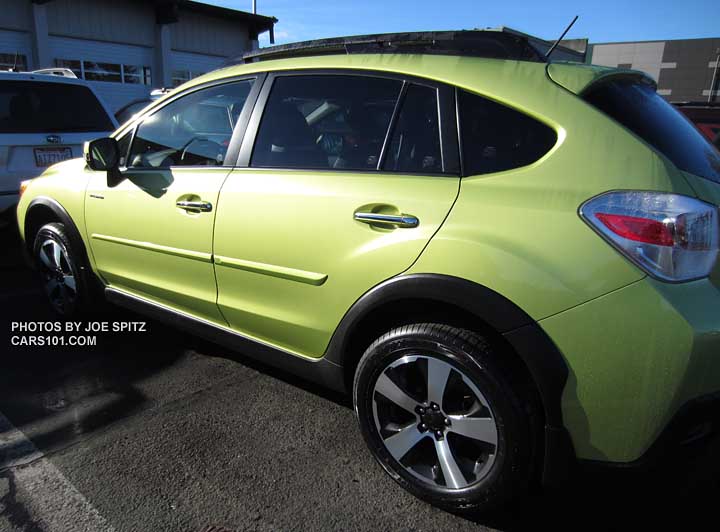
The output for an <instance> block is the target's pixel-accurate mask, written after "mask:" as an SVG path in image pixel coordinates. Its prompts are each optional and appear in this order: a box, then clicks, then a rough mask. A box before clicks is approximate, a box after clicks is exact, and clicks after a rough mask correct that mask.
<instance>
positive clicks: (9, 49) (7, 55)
mask: <svg viewBox="0 0 720 532" xmlns="http://www.w3.org/2000/svg"><path fill="white" fill-rule="evenodd" d="M16 52H17V54H18V59H19V60H18V66H19V67H20V69H23V68H25V69H27V68H31V67H32V47H31V45H30V34H29V33H26V32H24V31H8V30H0V70H7V69H8V68H9V67H11V66H12V65H13V62H14V59H15V53H16ZM23 60H24V63H23Z"/></svg>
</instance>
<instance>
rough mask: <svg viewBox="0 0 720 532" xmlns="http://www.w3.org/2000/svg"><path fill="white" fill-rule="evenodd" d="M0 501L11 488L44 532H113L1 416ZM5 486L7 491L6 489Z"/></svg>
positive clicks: (56, 469)
mask: <svg viewBox="0 0 720 532" xmlns="http://www.w3.org/2000/svg"><path fill="white" fill-rule="evenodd" d="M0 476H3V477H5V478H7V479H9V482H3V483H2V484H0V497H5V495H6V494H5V493H2V491H5V490H6V489H7V490H8V491H9V490H10V485H11V484H12V487H13V490H14V497H15V499H16V500H15V502H16V503H17V504H21V505H22V506H23V507H24V509H25V510H26V511H27V512H28V514H29V515H30V517H31V519H32V520H33V522H34V523H36V524H37V525H38V526H40V527H41V529H42V530H47V531H56V530H57V531H63V532H65V531H67V532H75V531H77V532H84V531H93V532H95V531H97V532H113V531H114V530H115V529H114V528H113V527H112V526H111V525H110V524H109V523H108V522H107V520H106V519H105V518H104V517H103V516H102V515H101V514H100V512H98V511H97V509H95V507H94V506H93V505H92V504H90V502H89V501H88V500H87V499H86V498H85V497H84V496H83V495H82V493H80V492H79V491H78V489H77V488H76V487H75V486H73V485H72V483H71V482H70V481H69V480H68V479H67V477H65V475H63V474H62V473H61V472H60V470H59V469H58V468H56V467H55V466H54V465H53V464H52V462H50V460H48V459H47V458H45V457H44V455H43V453H42V452H40V451H39V450H38V449H37V447H35V445H34V444H33V443H32V442H31V441H30V440H29V439H28V438H27V437H26V436H25V434H23V432H22V431H20V430H19V429H17V428H16V427H15V426H13V424H12V423H11V422H10V421H9V420H8V419H7V418H6V417H5V416H4V415H3V414H2V412H0ZM5 484H7V488H6V486H5Z"/></svg>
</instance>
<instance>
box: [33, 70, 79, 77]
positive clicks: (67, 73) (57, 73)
mask: <svg viewBox="0 0 720 532" xmlns="http://www.w3.org/2000/svg"><path fill="white" fill-rule="evenodd" d="M29 73H30V74H45V75H48V76H60V77H62V78H75V79H77V76H76V75H75V72H73V71H72V70H70V69H69V68H41V69H40V70H33V71H31V72H29Z"/></svg>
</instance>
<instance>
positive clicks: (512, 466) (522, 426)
mask: <svg viewBox="0 0 720 532" xmlns="http://www.w3.org/2000/svg"><path fill="white" fill-rule="evenodd" d="M441 330H442V329H438V328H437V327H436V328H433V327H427V326H425V327H422V326H410V327H403V328H401V329H398V330H395V331H392V332H391V333H389V334H387V335H385V336H383V337H382V338H381V339H379V340H378V341H376V342H375V343H374V344H373V345H371V346H370V348H368V350H367V351H366V352H365V354H364V355H363V358H362V359H361V362H360V364H359V366H358V370H357V373H356V378H355V385H354V386H353V403H354V408H355V414H356V416H357V418H358V421H359V423H360V429H361V432H362V434H363V437H364V439H365V442H366V443H367V445H368V447H369V448H370V450H371V452H372V453H373V455H374V457H375V458H376V460H377V461H378V462H379V463H380V465H381V466H382V467H383V468H384V469H385V471H387V472H388V473H389V474H390V476H391V477H392V478H393V479H394V480H395V481H396V482H398V483H399V484H400V485H401V486H403V487H404V488H405V489H407V490H408V491H410V492H411V493H413V494H414V495H416V496H417V497H419V498H421V499H424V500H426V501H428V502H430V503H432V504H435V505H437V506H440V507H444V508H447V509H452V510H463V509H486V508H491V507H493V506H496V505H498V504H500V503H502V502H504V501H505V500H507V499H509V498H510V497H512V496H514V495H517V494H519V493H520V492H521V491H524V489H525V488H526V487H527V484H528V480H529V470H530V467H529V466H530V464H529V461H530V456H531V451H532V444H531V440H530V424H529V422H528V420H527V417H526V415H525V412H524V409H523V407H522V402H521V400H520V399H519V398H518V396H516V395H515V394H514V393H513V392H512V388H511V383H510V382H509V381H508V379H506V378H505V376H504V372H503V371H502V370H501V369H500V368H499V367H497V366H496V364H494V363H493V360H492V358H491V356H489V355H490V354H491V353H490V352H489V349H488V348H487V344H484V343H480V344H476V345H473V343H471V342H469V341H467V338H465V339H464V338H463V337H462V336H454V337H452V340H451V339H450V337H451V335H446V334H440V331H441ZM455 331H457V329H455ZM467 334H472V333H467ZM408 354H422V355H423V356H431V357H436V358H439V359H441V360H443V361H445V362H448V363H450V364H451V365H452V366H454V367H455V368H457V369H459V370H460V371H462V372H463V373H464V374H465V375H466V376H467V377H469V378H470V380H472V381H473V383H474V384H475V385H476V386H477V387H478V389H479V390H480V391H481V392H482V394H483V395H484V396H485V399H486V400H487V401H488V402H489V404H490V407H491V409H492V412H493V416H494V419H495V422H496V425H497V430H498V444H497V448H496V455H495V461H494V463H493V465H492V466H491V469H490V471H489V472H488V473H487V474H486V475H485V476H484V477H483V478H482V479H481V480H480V481H479V482H477V483H475V484H472V485H471V486H469V487H467V488H464V489H461V490H448V489H447V488H442V487H435V486H432V485H430V484H427V483H424V482H422V481H420V480H419V479H417V478H416V477H415V476H413V475H412V473H409V472H408V471H406V470H405V468H404V467H403V466H402V465H400V464H399V463H398V462H397V461H396V460H395V458H394V457H393V456H392V455H391V454H390V453H389V451H388V450H387V449H386V448H385V445H384V444H383V442H382V439H381V438H380V435H379V434H378V432H377V429H376V427H375V421H374V417H373V408H372V402H373V393H372V391H373V388H374V384H375V382H376V380H377V378H378V377H379V376H380V374H381V373H382V372H383V371H384V369H385V368H387V366H388V365H389V364H391V363H392V362H394V361H395V360H397V359H399V358H401V357H403V356H405V355H408Z"/></svg>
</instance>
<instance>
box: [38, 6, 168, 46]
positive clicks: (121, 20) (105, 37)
mask: <svg viewBox="0 0 720 532" xmlns="http://www.w3.org/2000/svg"><path fill="white" fill-rule="evenodd" d="M46 6H47V15H48V32H49V33H50V35H62V36H67V37H75V38H83V39H93V40H99V41H110V42H117V43H129V44H136V45H143V46H153V45H154V42H155V10H154V8H153V6H152V4H151V3H149V2H148V3H142V2H130V1H127V0H53V1H52V2H49V3H47V4H46Z"/></svg>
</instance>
